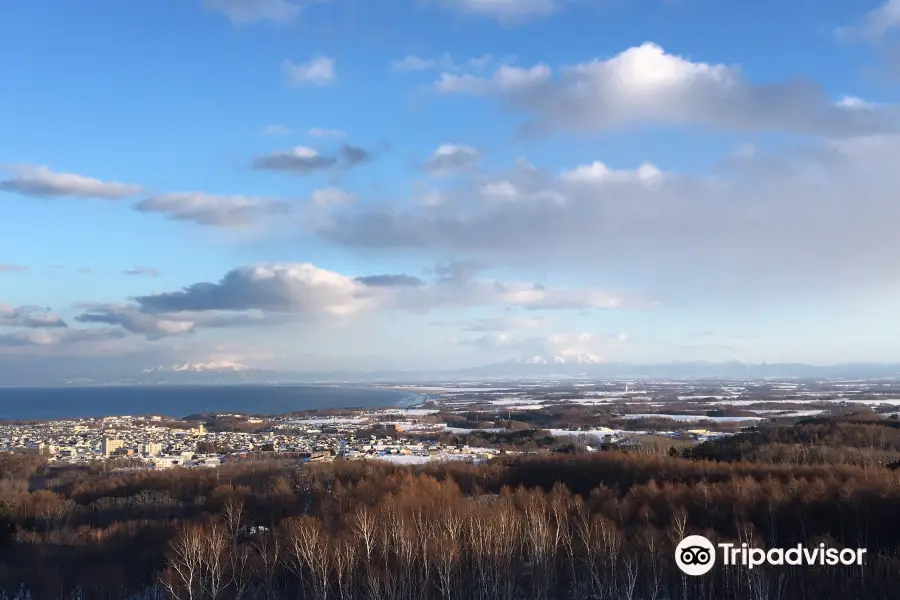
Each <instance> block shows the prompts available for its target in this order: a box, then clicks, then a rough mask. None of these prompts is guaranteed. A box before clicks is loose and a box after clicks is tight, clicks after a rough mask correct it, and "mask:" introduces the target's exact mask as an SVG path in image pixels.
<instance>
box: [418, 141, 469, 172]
mask: <svg viewBox="0 0 900 600" xmlns="http://www.w3.org/2000/svg"><path fill="white" fill-rule="evenodd" d="M480 155H481V153H480V152H479V151H478V149H477V148H474V147H472V146H464V145H459V144H441V145H440V146H438V148H437V149H436V150H435V151H434V152H433V153H432V154H431V156H429V157H428V160H426V161H425V169H426V170H427V171H428V172H429V173H431V174H432V175H438V176H440V175H450V174H453V173H458V172H460V171H465V170H466V169H470V168H472V167H475V166H476V165H477V164H478V159H479V157H480Z"/></svg>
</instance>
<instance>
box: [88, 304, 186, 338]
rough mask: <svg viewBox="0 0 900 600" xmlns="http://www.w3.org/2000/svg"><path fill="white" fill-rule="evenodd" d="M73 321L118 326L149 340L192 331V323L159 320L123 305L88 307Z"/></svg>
mask: <svg viewBox="0 0 900 600" xmlns="http://www.w3.org/2000/svg"><path fill="white" fill-rule="evenodd" d="M75 320H76V321H78V322H79V323H101V324H104V325H118V326H120V327H122V328H123V329H125V330H126V331H130V332H131V333H136V334H140V335H146V336H148V337H151V338H160V337H167V336H171V335H179V334H184V333H190V332H192V331H193V330H194V323H193V322H192V321H189V320H177V319H168V318H159V317H157V316H155V315H151V314H146V313H143V312H141V311H140V310H138V309H137V308H135V307H133V306H130V305H125V304H98V305H94V306H91V307H89V309H88V310H87V311H86V312H85V313H84V314H81V315H78V316H77V317H75Z"/></svg>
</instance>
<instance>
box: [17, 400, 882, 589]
mask: <svg viewBox="0 0 900 600" xmlns="http://www.w3.org/2000/svg"><path fill="white" fill-rule="evenodd" d="M898 450H900V423H898V422H897V421H896V420H891V419H884V418H875V417H872V416H853V415H844V416H842V417H840V418H817V419H809V420H807V421H802V422H799V423H795V424H792V425H785V424H769V425H761V426H759V427H756V428H753V429H752V430H750V431H746V432H742V433H740V434H737V435H735V436H729V437H723V438H719V439H717V440H714V441H709V442H705V443H703V444H700V445H697V446H693V447H685V448H675V447H672V448H669V449H668V451H665V452H639V451H624V450H620V449H616V448H615V447H604V449H602V450H598V451H592V452H589V451H586V450H584V449H578V448H576V449H572V448H568V449H567V450H566V452H553V451H552V450H551V449H545V450H541V451H535V452H533V453H526V454H519V455H508V456H502V457H500V458H498V459H494V460H492V461H490V462H486V463H479V464H473V463H465V462H446V463H431V464H427V465H420V466H400V465H392V464H389V463H383V462H379V461H375V460H367V461H348V460H342V459H337V460H335V461H333V462H331V463H321V464H311V463H309V464H298V463H295V462H293V461H278V462H271V461H254V462H248V463H246V464H240V463H238V464H228V465H224V466H222V467H220V468H217V469H171V470H164V471H148V470H116V469H109V468H104V466H103V465H100V464H96V465H86V466H83V467H56V466H53V465H52V464H48V463H47V462H46V460H45V459H44V458H43V457H40V456H36V455H33V454H0V598H3V599H4V600H11V599H14V598H15V599H17V600H25V599H31V600H43V599H45V598H46V599H53V600H63V599H66V600H68V599H76V598H77V599H85V600H87V599H95V598H96V599H104V600H112V599H126V598H134V599H138V598H141V599H148V600H149V599H154V600H157V599H158V600H163V599H179V600H181V599H185V600H219V599H221V600H231V599H267V600H282V599H284V600H288V599H315V600H328V599H333V600H356V599H360V600H363V599H364V600H407V599H409V600H413V599H415V600H419V599H424V600H431V599H433V600H469V599H472V600H488V599H495V598H498V599H503V600H519V599H523V600H524V599H529V600H552V599H553V600H555V599H558V600H563V599H565V600H588V599H596V600H645V599H646V600H689V599H690V600H693V599H697V600H706V599H709V600H718V599H723V598H735V599H748V600H779V599H783V600H807V599H810V600H811V599H815V600H823V599H830V598H847V599H851V598H853V599H873V600H875V599H887V598H895V597H896V595H897V593H896V591H895V589H894V586H895V583H894V582H895V581H900V552H898V551H900V511H898V510H897V508H898V507H900V469H897V468H896V466H897V456H898ZM690 534H701V535H705V536H706V537H707V538H709V539H711V540H713V541H714V542H717V541H728V542H734V543H737V544H740V543H743V542H747V543H749V544H750V545H751V546H754V547H760V548H778V547H789V546H794V545H796V544H798V543H800V544H803V545H804V546H809V547H811V546H814V545H817V544H819V543H825V544H826V545H828V546H831V547H848V548H866V549H867V554H866V559H865V562H864V564H863V565H861V566H852V567H851V566H843V565H839V566H779V567H774V566H772V567H768V566H764V567H758V568H755V569H753V570H748V569H746V568H743V567H725V566H722V565H716V567H715V568H713V570H712V571H710V572H709V573H708V574H706V575H703V576H699V577H690V576H687V575H684V574H682V573H681V571H679V570H678V569H677V567H676V566H675V561H674V549H675V546H676V545H677V544H678V542H679V541H680V540H681V539H682V538H683V537H685V536H686V535H690Z"/></svg>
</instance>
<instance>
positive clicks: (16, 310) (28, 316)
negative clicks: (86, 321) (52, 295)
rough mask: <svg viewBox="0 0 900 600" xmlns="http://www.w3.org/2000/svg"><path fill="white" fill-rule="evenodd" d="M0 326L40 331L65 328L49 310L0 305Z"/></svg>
mask: <svg viewBox="0 0 900 600" xmlns="http://www.w3.org/2000/svg"><path fill="white" fill-rule="evenodd" d="M0 326H4V327H28V328H34V329H40V328H56V327H66V322H65V321H63V320H62V318H61V317H59V316H58V315H55V314H53V313H52V312H50V310H49V309H47V308H43V307H40V306H10V305H9V304H0Z"/></svg>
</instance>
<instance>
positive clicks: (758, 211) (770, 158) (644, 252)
mask: <svg viewBox="0 0 900 600" xmlns="http://www.w3.org/2000/svg"><path fill="white" fill-rule="evenodd" d="M898 156H900V136H893V135H879V136H864V137H856V138H843V139H841V140H840V141H830V142H826V143H815V144H811V145H808V146H800V147H794V148H788V149H785V150H783V151H781V152H778V153H774V154H771V153H766V152H764V151H762V150H759V149H756V150H754V151H753V152H743V153H739V154H736V155H733V156H731V157H729V158H728V160H727V161H725V162H724V163H723V164H722V166H721V169H720V170H719V171H716V172H715V173H714V174H711V175H707V176H689V175H683V174H678V173H673V172H666V173H664V174H662V175H660V174H658V169H655V168H649V167H643V168H642V167H640V166H639V167H637V168H636V169H634V170H627V169H623V170H613V169H610V168H609V167H606V166H605V165H603V163H588V164H585V165H582V166H580V167H578V166H577V167H573V168H572V169H569V170H566V171H564V172H563V173H554V172H549V171H543V170H540V169H536V168H534V167H533V166H530V165H527V164H526V163H524V162H522V163H520V164H518V165H517V166H516V167H514V168H513V169H511V170H510V171H508V172H505V173H496V174H493V175H487V174H484V173H478V174H475V175H473V176H472V177H471V178H465V179H463V180H461V181H459V182H458V185H457V186H455V187H447V188H445V189H443V190H442V202H441V203H440V204H438V205H435V206H422V205H421V204H418V205H416V204H408V203H407V204H403V205H398V206H390V207H386V208H375V207H373V208H369V210H368V211H365V210H364V211H359V210H356V211H354V212H353V213H350V212H347V213H346V214H343V215H336V216H335V217H334V218H333V219H332V221H331V222H330V223H328V224H326V226H324V227H322V228H321V229H320V233H321V234H323V235H324V236H326V237H327V238H328V239H330V240H332V241H337V242H339V243H342V244H345V245H348V246H352V247H357V248H365V249H366V250H367V251H370V252H371V251H375V250H378V249H391V250H392V251H395V250H398V249H404V250H406V251H408V252H414V253H417V254H418V255H422V256H431V257H435V258H436V257H440V256H444V255H446V254H447V253H450V254H452V255H454V256H459V257H461V258H474V259H479V260H488V261H490V262H494V263H500V264H504V265H508V266H511V267H513V268H522V269H529V270H532V269H539V268H551V269H552V270H553V272H554V273H572V274H578V276H579V277H580V278H582V280H583V277H584V274H585V273H596V274H598V275H597V276H599V274H604V273H616V274H618V279H619V280H621V281H622V282H624V283H623V285H627V286H630V289H633V290H635V291H642V292H643V293H644V294H646V295H648V296H651V297H654V298H657V299H659V300H661V301H665V299H666V297H676V298H685V297H694V296H711V295H723V294H724V295H734V294H737V295H739V296H740V297H742V298H748V297H750V296H752V295H754V294H764V293H765V294H776V295H777V294H784V293H788V292H790V293H794V292H796V293H807V294H808V293H823V292H825V291H827V290H832V291H836V290H847V289H852V288H855V289H880V287H881V286H889V285H896V282H897V279H896V264H897V263H898V262H900V245H898V244H897V243H896V231H895V230H894V229H895V228H894V226H893V224H894V223H897V222H900V204H898V203H897V201H896V198H895V194H894V191H893V190H895V189H897V188H898V187H900V163H898V159H897V157H898ZM598 165H603V166H598ZM648 175H652V177H648ZM648 182H650V183H651V185H648ZM485 196H488V197H489V198H491V199H494V200H495V201H492V202H477V201H476V202H473V197H474V198H476V199H477V198H479V197H482V198H484V197H485ZM498 198H503V199H504V200H502V201H496V199H498ZM712 282H716V283H712ZM813 290H817V291H816V292H813ZM529 294H532V295H536V294H535V293H534V292H527V291H526V292H523V297H525V296H528V295H529ZM660 296H662V298H660Z"/></svg>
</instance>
